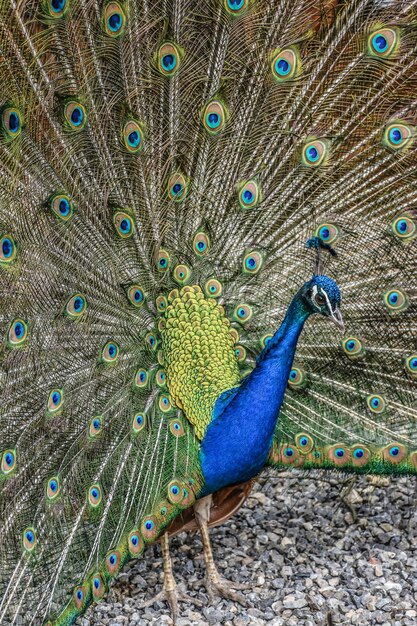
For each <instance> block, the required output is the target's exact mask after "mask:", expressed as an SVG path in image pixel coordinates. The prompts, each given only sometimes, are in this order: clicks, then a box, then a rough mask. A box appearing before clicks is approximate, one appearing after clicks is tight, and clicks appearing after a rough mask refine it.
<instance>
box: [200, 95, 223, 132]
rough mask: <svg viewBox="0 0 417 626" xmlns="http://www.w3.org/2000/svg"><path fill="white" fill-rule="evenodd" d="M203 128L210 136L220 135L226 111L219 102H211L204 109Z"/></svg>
mask: <svg viewBox="0 0 417 626" xmlns="http://www.w3.org/2000/svg"><path fill="white" fill-rule="evenodd" d="M203 123H204V127H205V129H206V130H207V132H208V133H210V135H217V133H220V132H221V131H222V130H223V128H224V126H225V124H226V109H225V107H224V105H223V103H222V102H220V100H213V101H212V102H209V104H208V105H207V106H206V108H205V109H204V114H203Z"/></svg>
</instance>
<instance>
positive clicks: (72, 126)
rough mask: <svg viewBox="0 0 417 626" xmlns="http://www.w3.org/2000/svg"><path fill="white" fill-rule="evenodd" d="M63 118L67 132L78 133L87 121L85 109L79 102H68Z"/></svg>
mask: <svg viewBox="0 0 417 626" xmlns="http://www.w3.org/2000/svg"><path fill="white" fill-rule="evenodd" d="M64 118H65V122H66V127H67V129H68V130H72V131H79V130H81V129H82V128H84V126H85V123H86V121H87V115H86V111H85V108H84V107H83V105H82V104H80V103H79V102H73V101H71V102H68V103H67V104H66V105H65V108H64Z"/></svg>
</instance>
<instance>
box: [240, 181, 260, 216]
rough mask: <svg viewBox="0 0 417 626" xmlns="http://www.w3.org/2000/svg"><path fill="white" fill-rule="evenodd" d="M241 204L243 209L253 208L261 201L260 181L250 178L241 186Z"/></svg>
mask: <svg viewBox="0 0 417 626" xmlns="http://www.w3.org/2000/svg"><path fill="white" fill-rule="evenodd" d="M238 192H239V196H238V197H239V204H240V208H241V209H244V210H245V209H252V208H253V207H256V205H258V204H259V203H260V201H261V190H260V186H259V183H258V181H256V180H248V181H246V182H245V183H243V184H241V185H240V186H239V190H238Z"/></svg>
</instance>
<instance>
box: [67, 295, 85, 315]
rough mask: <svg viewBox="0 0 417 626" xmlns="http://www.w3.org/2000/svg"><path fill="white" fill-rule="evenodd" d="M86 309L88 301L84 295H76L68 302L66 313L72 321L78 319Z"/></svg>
mask: <svg viewBox="0 0 417 626" xmlns="http://www.w3.org/2000/svg"><path fill="white" fill-rule="evenodd" d="M86 308H87V300H86V299H85V297H84V296H83V295H82V294H80V293H76V294H75V295H73V296H72V297H71V298H70V299H69V300H68V302H67V305H66V307H65V313H66V315H67V316H68V317H69V318H70V319H77V318H79V317H80V316H81V315H82V314H83V313H84V312H85V310H86Z"/></svg>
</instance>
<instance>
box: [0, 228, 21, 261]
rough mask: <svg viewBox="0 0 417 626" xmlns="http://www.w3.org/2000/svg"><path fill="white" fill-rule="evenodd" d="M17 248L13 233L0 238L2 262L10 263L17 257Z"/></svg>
mask: <svg viewBox="0 0 417 626" xmlns="http://www.w3.org/2000/svg"><path fill="white" fill-rule="evenodd" d="M16 254H17V250H16V244H15V242H14V239H13V237H12V236H11V235H3V236H2V237H1V239H0V264H1V265H8V264H9V263H11V262H12V261H14V259H15V258H16Z"/></svg>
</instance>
